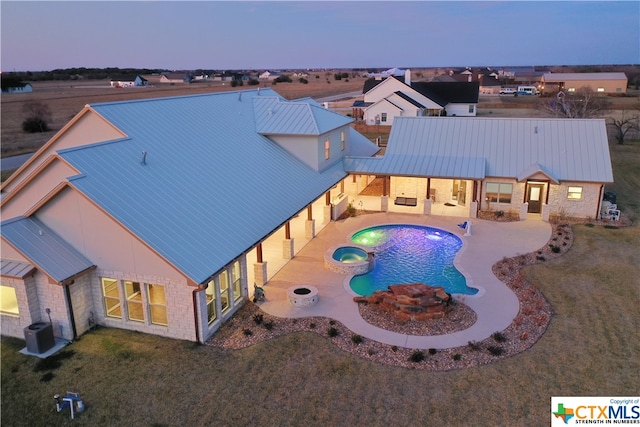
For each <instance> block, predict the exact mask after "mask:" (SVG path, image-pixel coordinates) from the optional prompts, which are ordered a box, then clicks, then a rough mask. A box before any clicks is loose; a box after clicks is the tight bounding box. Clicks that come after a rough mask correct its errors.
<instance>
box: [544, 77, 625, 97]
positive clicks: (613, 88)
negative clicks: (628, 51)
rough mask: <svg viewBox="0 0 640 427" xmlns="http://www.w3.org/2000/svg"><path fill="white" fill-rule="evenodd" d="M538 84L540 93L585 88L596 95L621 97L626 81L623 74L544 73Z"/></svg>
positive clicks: (573, 90) (572, 90)
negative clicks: (539, 84) (616, 95)
mask: <svg viewBox="0 0 640 427" xmlns="http://www.w3.org/2000/svg"><path fill="white" fill-rule="evenodd" d="M540 83H541V92H542V93H554V92H557V91H560V90H562V91H567V92H575V91H576V90H578V89H580V88H582V87H585V86H586V87H588V88H590V89H591V90H593V91H594V92H597V93H602V94H619V95H623V94H625V93H626V92H627V84H628V80H627V75H626V74H625V73H546V74H544V75H543V76H542V79H541V82H540Z"/></svg>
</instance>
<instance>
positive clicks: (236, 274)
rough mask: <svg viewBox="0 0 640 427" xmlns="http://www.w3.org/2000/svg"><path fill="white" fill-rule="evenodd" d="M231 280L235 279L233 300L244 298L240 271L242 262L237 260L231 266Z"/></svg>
mask: <svg viewBox="0 0 640 427" xmlns="http://www.w3.org/2000/svg"><path fill="white" fill-rule="evenodd" d="M231 280H233V300H234V301H238V300H239V299H240V298H242V277H241V272H240V262H238V261H236V262H234V263H233V266H232V267H231Z"/></svg>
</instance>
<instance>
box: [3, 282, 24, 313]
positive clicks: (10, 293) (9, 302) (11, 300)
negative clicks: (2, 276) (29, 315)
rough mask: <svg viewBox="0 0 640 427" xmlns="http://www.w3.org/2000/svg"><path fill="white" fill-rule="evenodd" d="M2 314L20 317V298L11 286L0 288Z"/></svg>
mask: <svg viewBox="0 0 640 427" xmlns="http://www.w3.org/2000/svg"><path fill="white" fill-rule="evenodd" d="M0 313H2V314H6V315H9V316H18V315H19V314H20V312H19V311H18V297H17V296H16V290H15V289H14V288H12V287H11V286H0Z"/></svg>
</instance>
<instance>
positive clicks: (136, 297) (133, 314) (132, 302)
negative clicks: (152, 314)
mask: <svg viewBox="0 0 640 427" xmlns="http://www.w3.org/2000/svg"><path fill="white" fill-rule="evenodd" d="M124 290H125V296H126V297H127V313H128V314H129V320H133V321H136V322H144V310H143V307H142V290H141V289H140V283H138V282H132V281H130V280H126V281H125V282H124Z"/></svg>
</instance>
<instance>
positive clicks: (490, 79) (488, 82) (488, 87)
mask: <svg viewBox="0 0 640 427" xmlns="http://www.w3.org/2000/svg"><path fill="white" fill-rule="evenodd" d="M478 82H479V83H480V93H481V94H483V95H488V94H491V95H499V94H500V87H501V84H500V81H499V80H498V79H497V78H495V77H494V76H493V75H483V76H480V79H479V80H478Z"/></svg>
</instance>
